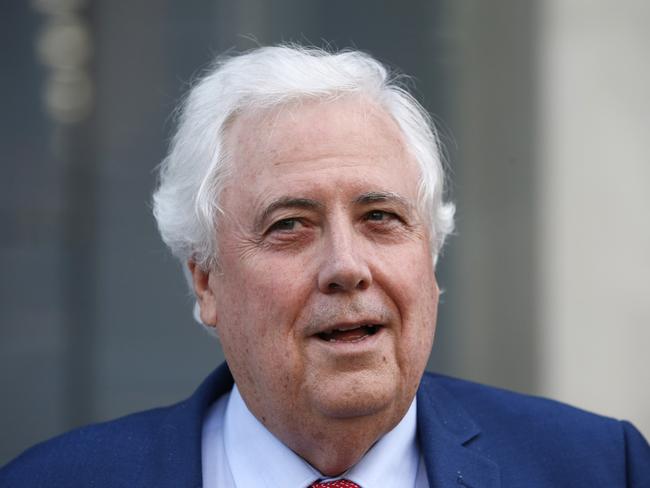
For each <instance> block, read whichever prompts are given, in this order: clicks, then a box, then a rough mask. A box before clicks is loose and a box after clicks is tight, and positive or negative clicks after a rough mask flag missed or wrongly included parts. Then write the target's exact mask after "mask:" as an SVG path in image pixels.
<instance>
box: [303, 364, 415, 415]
mask: <svg viewBox="0 0 650 488" xmlns="http://www.w3.org/2000/svg"><path fill="white" fill-rule="evenodd" d="M396 380H397V378H396V375H386V374H385V373H384V374H373V373H368V372H356V373H343V374H337V375H335V376H334V377H331V378H320V380H319V381H318V382H317V383H316V384H315V385H314V386H315V388H313V390H312V392H311V395H310V396H311V397H312V402H311V403H312V405H314V406H315V408H316V409H317V410H318V411H319V412H320V413H321V414H322V415H324V416H326V417H329V418H337V419H346V418H358V417H364V416H373V415H377V414H380V413H382V412H387V413H390V412H391V411H394V409H395V407H399V405H400V404H401V403H404V401H400V397H401V396H402V394H403V392H402V391H401V389H400V388H399V387H398V381H396ZM406 403H407V405H406V408H408V405H409V404H410V399H409V401H408V402H406Z"/></svg>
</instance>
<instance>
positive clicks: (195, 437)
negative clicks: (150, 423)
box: [142, 363, 234, 488]
mask: <svg viewBox="0 0 650 488" xmlns="http://www.w3.org/2000/svg"><path fill="white" fill-rule="evenodd" d="M233 382H234V381H233V378H232V375H231V373H230V370H229V369H228V366H227V365H226V363H223V364H222V365H221V366H219V367H218V368H217V369H216V370H215V371H213V372H212V374H210V376H208V377H207V378H206V379H205V380H204V381H203V383H201V385H200V386H199V387H198V388H197V390H196V391H195V392H194V394H193V395H192V396H191V397H190V398H188V399H187V400H185V401H184V402H181V403H179V404H177V405H174V406H173V407H171V408H170V409H169V412H168V414H167V416H166V417H165V419H164V422H163V423H162V425H161V426H160V430H159V436H160V443H159V445H160V448H161V450H160V451H159V452H158V455H157V460H158V463H159V465H158V466H155V467H154V469H153V471H152V472H150V473H154V472H155V473H156V474H155V476H153V477H152V479H146V480H144V479H143V480H142V481H143V486H158V487H160V488H162V487H165V488H167V487H169V488H176V487H179V486H187V487H191V488H201V486H203V476H202V466H201V433H202V430H203V419H204V417H205V414H206V412H207V410H208V408H209V407H210V405H212V404H213V403H214V402H215V401H216V400H217V399H218V398H219V397H220V396H222V395H225V394H226V393H227V392H229V391H230V390H231V389H232V385H233ZM143 475H144V478H147V476H146V474H144V473H143Z"/></svg>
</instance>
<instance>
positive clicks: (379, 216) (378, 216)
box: [366, 210, 395, 222]
mask: <svg viewBox="0 0 650 488" xmlns="http://www.w3.org/2000/svg"><path fill="white" fill-rule="evenodd" d="M391 218H395V214H392V213H390V212H384V211H383V210H372V211H370V212H368V213H367V214H366V220H371V221H373V222H382V221H385V220H389V219H391Z"/></svg>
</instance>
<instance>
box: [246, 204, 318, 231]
mask: <svg viewBox="0 0 650 488" xmlns="http://www.w3.org/2000/svg"><path fill="white" fill-rule="evenodd" d="M285 208H301V209H304V210H322V209H323V204H322V203H320V202H318V201H316V200H312V199H310V198H298V197H291V196H285V197H280V198H278V199H277V200H274V201H272V202H271V203H270V204H269V205H267V206H266V208H265V209H264V210H263V211H262V213H261V214H260V215H259V217H258V218H257V219H255V228H256V229H261V228H262V227H263V226H264V223H265V222H266V221H267V219H268V218H269V217H270V216H271V215H272V214H273V213H274V212H276V211H277V210H280V209H285Z"/></svg>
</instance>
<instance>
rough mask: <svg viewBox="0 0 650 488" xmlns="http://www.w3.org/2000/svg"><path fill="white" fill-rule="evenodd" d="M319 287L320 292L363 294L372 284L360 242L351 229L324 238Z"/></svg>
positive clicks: (332, 233) (339, 230)
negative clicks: (354, 292)
mask: <svg viewBox="0 0 650 488" xmlns="http://www.w3.org/2000/svg"><path fill="white" fill-rule="evenodd" d="M326 241H327V242H326V243H325V245H324V250H323V256H322V264H321V268H320V270H319V273H318V288H319V289H320V291H321V292H322V293H328V294H330V293H340V292H352V291H355V290H357V291H362V290H365V289H367V288H368V287H369V286H370V285H371V283H372V273H371V271H370V268H369V267H368V262H367V256H365V254H364V252H363V249H362V243H359V242H356V241H355V237H354V230H353V229H345V230H341V229H338V230H337V231H336V232H331V233H330V235H329V236H328V237H326Z"/></svg>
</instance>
